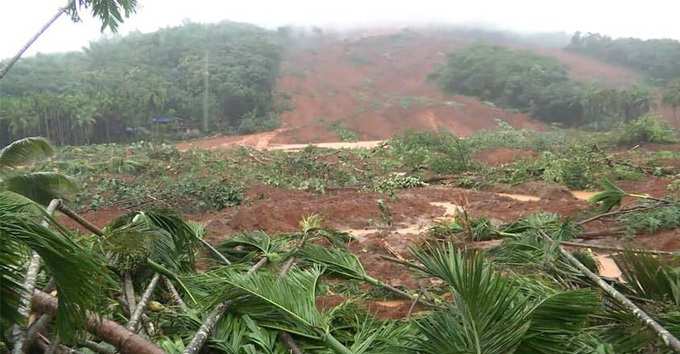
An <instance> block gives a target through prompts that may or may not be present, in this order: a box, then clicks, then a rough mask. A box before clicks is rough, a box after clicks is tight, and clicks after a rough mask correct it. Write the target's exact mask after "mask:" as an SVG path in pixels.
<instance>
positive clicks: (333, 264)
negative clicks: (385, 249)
mask: <svg viewBox="0 0 680 354" xmlns="http://www.w3.org/2000/svg"><path fill="white" fill-rule="evenodd" d="M299 256H300V257H301V258H302V259H305V260H307V261H309V262H310V263H312V264H322V265H324V266H326V271H327V272H330V273H334V274H337V275H340V276H343V277H346V278H350V279H359V280H361V279H365V278H366V277H367V274H366V270H364V267H363V265H362V264H361V262H360V261H359V259H358V258H357V257H356V256H355V255H353V254H352V253H349V252H347V251H344V250H341V249H337V248H326V247H322V246H319V245H313V244H309V245H306V246H305V247H303V248H302V249H301V250H300V253H299Z"/></svg>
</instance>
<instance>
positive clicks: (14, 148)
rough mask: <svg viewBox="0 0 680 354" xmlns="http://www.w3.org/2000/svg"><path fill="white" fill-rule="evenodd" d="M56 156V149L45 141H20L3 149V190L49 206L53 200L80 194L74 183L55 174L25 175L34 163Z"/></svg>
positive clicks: (0, 152)
mask: <svg viewBox="0 0 680 354" xmlns="http://www.w3.org/2000/svg"><path fill="white" fill-rule="evenodd" d="M52 155H54V148H52V146H51V145H50V143H49V142H48V141H47V140H45V139H44V138H39V137H31V138H24V139H20V140H17V141H15V142H13V143H11V144H9V145H7V146H6V147H4V148H3V149H1V150H0V191H2V190H5V191H11V192H14V193H18V194H21V195H23V196H25V197H27V198H29V199H31V200H33V201H35V202H37V203H40V204H42V205H47V203H49V202H50V200H52V199H58V198H65V197H68V196H70V195H72V194H73V193H74V192H76V191H77V189H78V188H77V186H76V184H75V182H74V181H73V180H72V179H71V178H69V177H67V176H64V175H62V174H60V173H56V172H26V171H25V167H26V166H27V165H29V164H30V163H32V162H35V161H39V160H42V159H45V158H48V157H50V156H52Z"/></svg>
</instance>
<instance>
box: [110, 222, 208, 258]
mask: <svg viewBox="0 0 680 354" xmlns="http://www.w3.org/2000/svg"><path fill="white" fill-rule="evenodd" d="M199 231H200V230H198V229H197V228H195V227H192V226H190V225H189V224H187V223H186V222H185V221H184V220H182V219H181V217H179V216H178V215H177V214H176V213H174V212H172V211H169V210H148V211H140V212H133V213H129V214H126V215H123V216H121V217H119V218H117V219H116V220H114V221H112V222H111V223H110V224H109V225H108V226H107V227H106V228H105V233H106V234H107V235H106V236H105V237H104V240H105V245H104V248H105V249H106V251H108V252H109V253H110V254H111V256H112V259H114V261H115V264H117V266H118V268H119V269H125V270H132V269H134V268H136V267H138V266H140V265H143V264H145V263H146V259H147V258H148V259H151V260H152V261H155V262H158V263H160V264H162V265H163V266H164V267H167V268H170V269H172V270H191V269H192V268H193V264H194V257H195V251H196V246H197V243H198V240H199V235H197V234H196V232H199Z"/></svg>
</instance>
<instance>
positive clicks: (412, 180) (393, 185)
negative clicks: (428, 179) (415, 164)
mask: <svg viewBox="0 0 680 354" xmlns="http://www.w3.org/2000/svg"><path fill="white" fill-rule="evenodd" d="M424 185H425V182H423V180H422V179H421V178H420V177H417V176H406V175H401V174H392V175H389V176H387V177H383V178H380V179H378V181H377V182H376V185H375V187H374V189H375V190H376V191H377V192H380V193H389V194H392V193H394V191H395V190H397V189H408V188H416V187H422V186H424Z"/></svg>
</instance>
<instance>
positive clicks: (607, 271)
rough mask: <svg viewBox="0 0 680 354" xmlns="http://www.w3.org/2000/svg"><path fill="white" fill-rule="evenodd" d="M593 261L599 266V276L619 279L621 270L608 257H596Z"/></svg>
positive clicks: (600, 255)
mask: <svg viewBox="0 0 680 354" xmlns="http://www.w3.org/2000/svg"><path fill="white" fill-rule="evenodd" d="M595 259H596V260H597V261H598V263H599V264H600V267H599V268H600V275H601V276H603V277H609V278H615V279H619V278H620V277H621V269H619V267H618V266H617V265H616V262H614V260H613V259H612V258H611V257H610V256H608V255H602V254H599V255H596V256H595Z"/></svg>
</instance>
